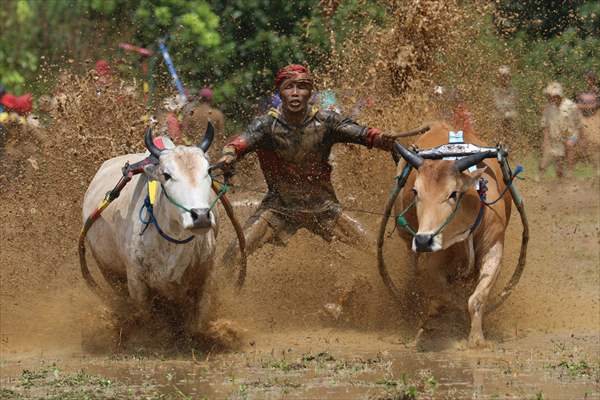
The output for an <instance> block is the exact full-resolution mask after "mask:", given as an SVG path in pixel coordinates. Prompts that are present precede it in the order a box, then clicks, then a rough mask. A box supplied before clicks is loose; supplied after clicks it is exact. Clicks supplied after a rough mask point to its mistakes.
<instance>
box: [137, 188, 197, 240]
mask: <svg viewBox="0 0 600 400" xmlns="http://www.w3.org/2000/svg"><path fill="white" fill-rule="evenodd" d="M165 194H166V192H165ZM167 198H168V197H167ZM144 209H146V212H147V213H148V220H146V221H144V219H143V217H142V214H143V212H144ZM139 217H140V222H141V223H142V224H144V225H145V226H144V229H142V231H141V232H140V236H142V235H143V234H144V232H146V229H148V227H149V226H150V225H151V224H152V225H154V226H155V227H156V230H157V231H158V234H159V235H160V236H162V238H163V239H165V240H166V241H168V242H170V243H174V244H186V243H189V242H190V241H191V240H192V239H194V237H195V236H194V235H192V236H190V237H188V238H186V239H181V240H180V239H175V238H173V237H171V236H169V235H167V234H166V233H165V232H164V231H163V230H162V229H161V228H160V226H159V225H158V221H157V220H156V217H155V216H154V208H153V207H152V204H150V196H148V195H146V198H145V199H144V204H142V207H141V208H140V214H139Z"/></svg>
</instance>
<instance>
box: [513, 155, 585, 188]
mask: <svg viewBox="0 0 600 400" xmlns="http://www.w3.org/2000/svg"><path fill="white" fill-rule="evenodd" d="M516 160H518V161H515V160H513V161H512V162H511V166H512V167H513V169H514V168H515V167H516V165H517V164H521V165H523V167H524V168H525V170H524V171H523V172H522V173H521V174H520V175H519V176H520V177H523V178H525V179H532V180H533V178H534V177H535V176H536V174H537V173H538V167H539V165H540V159H539V157H537V156H533V155H528V156H526V157H524V158H520V157H519V156H517V158H516ZM595 176H596V166H595V165H594V164H592V163H582V162H578V163H577V164H575V169H574V170H573V177H574V178H580V179H583V178H593V177H595ZM541 178H542V179H555V178H556V169H555V168H554V165H553V164H550V166H549V167H548V169H547V170H546V173H545V174H544V176H542V177H541ZM516 182H517V185H518V180H517V181H516Z"/></svg>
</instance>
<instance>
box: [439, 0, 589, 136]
mask: <svg viewBox="0 0 600 400" xmlns="http://www.w3.org/2000/svg"><path fill="white" fill-rule="evenodd" d="M464 9H465V16H464V19H463V20H462V21H461V22H460V26H457V31H458V30H463V31H464V32H463V34H462V36H460V34H459V36H460V37H461V40H459V43H458V44H457V45H456V46H455V47H453V48H451V49H450V50H449V51H447V52H446V53H445V54H442V55H440V57H439V59H438V63H439V64H440V65H442V66H443V68H441V70H440V71H439V72H437V73H436V74H435V76H434V80H435V81H436V82H438V83H439V84H441V85H443V86H446V87H448V88H459V89H461V92H462V94H463V95H465V97H466V99H467V102H468V105H469V108H471V109H472V110H473V112H474V113H475V121H476V125H477V128H478V129H479V130H485V129H486V128H487V129H489V130H490V131H488V132H486V134H487V135H488V136H489V137H491V138H494V139H496V138H497V137H498V136H497V134H498V132H494V131H493V130H492V129H493V128H492V127H496V126H498V122H497V121H496V120H495V118H496V117H495V115H494V113H491V112H490V110H494V104H493V102H492V97H493V96H492V94H493V93H494V90H495V87H497V86H498V79H497V71H498V67H499V66H501V65H508V66H509V67H511V72H512V85H513V86H514V88H515V89H516V91H517V93H518V103H519V104H518V113H519V116H518V119H517V126H516V132H514V137H511V138H509V140H510V142H511V143H514V144H534V145H536V146H537V145H539V144H540V137H541V134H542V132H541V129H540V128H539V125H540V118H541V110H542V108H543V106H544V104H545V102H546V98H545V95H544V94H543V90H544V88H545V87H546V85H547V84H548V83H549V82H551V81H558V82H560V83H561V84H562V85H563V87H564V91H565V95H566V96H567V97H570V98H574V97H575V96H576V94H577V93H578V92H579V91H581V90H583V89H584V88H585V85H586V83H585V80H584V78H583V74H584V73H585V72H586V71H588V70H595V71H596V73H598V74H600V52H598V50H597V49H598V48H600V3H599V2H597V1H592V0H577V1H572V2H557V1H542V0H534V1H528V2H521V1H516V0H500V1H498V2H496V7H495V8H491V7H487V8H484V9H483V10H482V9H481V8H478V7H477V6H476V5H474V4H471V3H468V2H467V3H465V5H464ZM466 77H468V78H466Z"/></svg>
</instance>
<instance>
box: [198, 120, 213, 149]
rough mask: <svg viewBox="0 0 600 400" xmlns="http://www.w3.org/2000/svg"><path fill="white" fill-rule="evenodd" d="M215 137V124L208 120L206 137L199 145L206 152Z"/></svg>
mask: <svg viewBox="0 0 600 400" xmlns="http://www.w3.org/2000/svg"><path fill="white" fill-rule="evenodd" d="M214 138H215V128H214V127H213V125H212V124H211V123H210V121H209V122H208V124H207V125H206V132H205V133H204V138H203V139H202V143H200V144H199V145H198V147H200V148H201V149H202V151H204V152H206V151H207V150H208V148H209V147H210V145H211V143H212V141H213V139H214Z"/></svg>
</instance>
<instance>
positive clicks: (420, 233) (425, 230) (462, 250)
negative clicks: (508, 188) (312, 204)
mask: <svg viewBox="0 0 600 400" xmlns="http://www.w3.org/2000/svg"><path fill="white" fill-rule="evenodd" d="M449 130H450V127H449V126H448V125H445V124H437V125H434V126H433V127H432V128H431V130H430V131H429V132H427V133H426V134H424V135H423V136H421V137H420V138H419V139H418V140H417V142H416V143H415V145H416V147H417V148H419V149H428V148H433V147H436V146H439V145H442V144H447V143H448V132H449ZM464 142H465V143H472V144H475V145H478V146H485V143H484V142H483V141H482V140H480V139H479V138H478V137H477V136H476V135H475V134H473V133H470V132H467V133H465V135H464ZM401 149H402V152H401V155H402V157H403V160H401V162H400V163H399V164H398V173H399V174H400V173H401V171H402V170H403V169H404V166H405V165H406V163H407V162H408V163H409V164H411V165H412V166H413V170H412V172H411V173H410V175H409V177H408V179H407V181H406V184H405V186H404V188H403V189H402V191H401V193H400V196H399V197H398V199H397V200H396V203H395V204H394V210H395V214H396V215H400V214H401V213H402V211H404V210H405V209H406V208H407V207H409V205H410V204H411V203H412V202H414V207H412V208H410V209H409V210H408V211H407V212H406V214H405V217H406V220H407V221H408V223H409V226H412V227H414V231H415V232H414V233H415V234H414V236H413V235H412V234H410V233H409V232H407V231H405V230H402V229H400V230H399V232H400V236H401V237H402V239H403V240H404V241H406V242H407V244H408V245H409V246H410V247H411V248H412V250H413V251H415V252H416V253H417V255H418V254H420V253H432V254H428V255H427V257H426V261H427V262H426V264H427V265H425V266H424V267H423V268H424V270H425V271H427V272H429V273H432V274H434V280H437V281H440V282H441V283H442V284H447V282H448V281H449V280H450V281H451V280H454V279H456V275H459V276H460V277H469V276H472V275H473V273H475V272H478V280H477V284H476V287H475V290H474V292H473V293H472V294H471V296H470V297H469V301H468V310H469V314H470V317H471V329H470V333H469V339H468V344H469V347H479V346H482V345H483V344H484V335H483V330H482V318H483V312H484V310H485V307H486V302H487V300H488V296H489V294H490V291H491V289H492V286H493V285H494V282H495V281H496V279H497V277H498V274H499V272H500V263H501V260H502V255H503V250H504V235H505V231H506V227H507V226H508V222H509V218H510V213H511V198H510V194H506V195H505V196H504V197H502V198H500V200H499V201H497V202H496V203H495V204H493V205H491V206H489V207H488V206H484V205H483V204H482V203H481V201H480V197H479V193H478V192H477V190H476V187H475V185H476V184H477V183H478V182H479V181H480V179H481V178H483V179H485V180H486V181H487V187H488V190H487V199H488V200H492V201H493V200H496V199H498V198H499V196H500V195H501V194H502V193H503V191H504V189H505V184H504V181H503V179H502V171H501V169H500V165H499V163H498V161H497V160H496V159H493V158H488V159H483V160H482V158H483V157H479V158H478V157H477V156H468V157H465V158H462V159H460V160H427V159H423V158H421V157H419V156H418V155H417V154H416V153H414V152H411V151H408V150H406V149H405V148H403V147H402V148H401ZM472 166H476V167H477V169H475V170H472V168H471V170H472V172H469V167H472ZM482 207H483V210H482V209H481V208H482ZM478 217H479V218H478ZM417 227H418V228H417ZM457 263H458V264H459V265H460V267H459V271H452V270H451V268H450V265H456V264H457ZM430 264H437V265H438V266H439V267H440V268H441V271H435V270H432V268H433V266H432V265H430ZM452 275H455V276H452ZM448 278H449V279H448ZM440 292H441V293H440ZM447 293H448V292H447V291H446V290H441V291H440V290H438V293H437V294H444V295H445V294H447ZM433 304H435V303H433V302H432V304H430V313H432V311H433V310H434V309H435V307H432V306H433Z"/></svg>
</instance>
